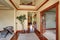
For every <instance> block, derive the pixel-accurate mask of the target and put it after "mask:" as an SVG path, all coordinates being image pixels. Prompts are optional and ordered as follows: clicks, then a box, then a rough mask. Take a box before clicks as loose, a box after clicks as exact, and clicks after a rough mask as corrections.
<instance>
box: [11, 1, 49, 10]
mask: <svg viewBox="0 0 60 40" xmlns="http://www.w3.org/2000/svg"><path fill="white" fill-rule="evenodd" d="M47 1H48V0H10V2H11V3H12V5H13V6H14V7H15V8H16V9H17V10H38V9H39V8H40V7H41V6H43V5H44V4H45V3H46V2H47Z"/></svg>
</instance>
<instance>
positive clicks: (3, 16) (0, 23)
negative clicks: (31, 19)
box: [0, 10, 14, 31]
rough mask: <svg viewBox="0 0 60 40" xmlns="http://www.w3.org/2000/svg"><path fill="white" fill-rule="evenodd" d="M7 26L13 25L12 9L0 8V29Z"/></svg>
mask: <svg viewBox="0 0 60 40" xmlns="http://www.w3.org/2000/svg"><path fill="white" fill-rule="evenodd" d="M7 26H13V27H14V11H13V10H0V31H1V30H3V28H4V27H7Z"/></svg>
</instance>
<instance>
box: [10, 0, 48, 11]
mask: <svg viewBox="0 0 60 40" xmlns="http://www.w3.org/2000/svg"><path fill="white" fill-rule="evenodd" d="M9 1H10V2H11V3H12V5H13V6H14V7H15V8H16V9H17V10H33V11H37V10H38V9H39V8H40V7H42V6H43V5H44V4H45V3H46V2H48V0H46V1H45V2H44V3H43V4H41V6H40V7H38V8H35V9H18V8H17V7H16V5H15V4H14V3H13V1H12V0H9Z"/></svg>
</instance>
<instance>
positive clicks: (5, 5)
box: [0, 0, 13, 9]
mask: <svg viewBox="0 0 60 40" xmlns="http://www.w3.org/2000/svg"><path fill="white" fill-rule="evenodd" d="M0 9H13V8H12V7H11V6H10V5H9V4H8V3H7V2H6V1H5V0H0Z"/></svg>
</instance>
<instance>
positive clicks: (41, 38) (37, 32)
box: [35, 29, 48, 40]
mask: <svg viewBox="0 0 60 40" xmlns="http://www.w3.org/2000/svg"><path fill="white" fill-rule="evenodd" d="M35 34H36V35H37V36H38V38H39V39H40V40H48V39H47V38H46V37H45V36H43V35H42V34H41V33H40V32H39V31H38V30H37V29H35Z"/></svg>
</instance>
